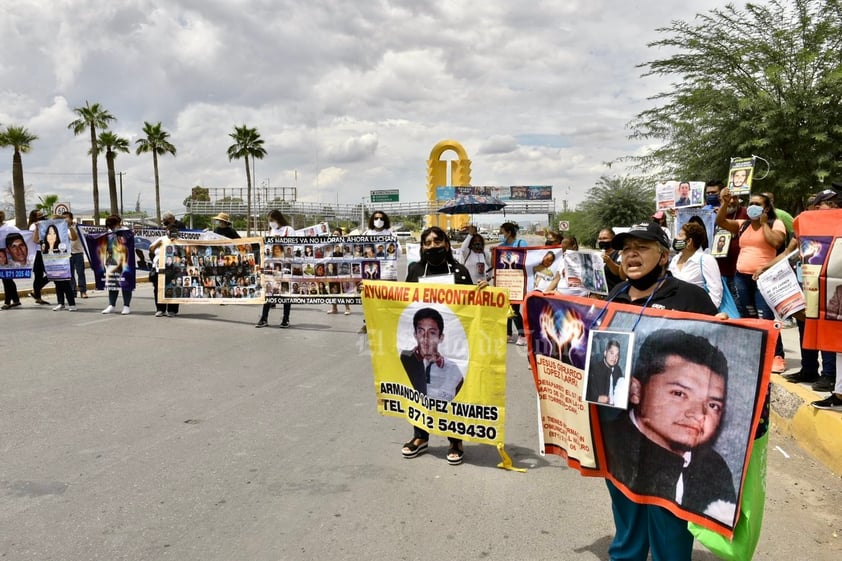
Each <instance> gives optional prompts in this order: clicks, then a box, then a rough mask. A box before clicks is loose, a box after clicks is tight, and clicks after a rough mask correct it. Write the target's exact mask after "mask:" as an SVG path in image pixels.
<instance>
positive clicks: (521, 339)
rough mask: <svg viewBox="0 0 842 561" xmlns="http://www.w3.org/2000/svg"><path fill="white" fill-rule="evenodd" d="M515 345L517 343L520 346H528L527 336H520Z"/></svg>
mask: <svg viewBox="0 0 842 561" xmlns="http://www.w3.org/2000/svg"><path fill="white" fill-rule="evenodd" d="M515 345H517V346H518V347H524V346H526V337H518V338H517V341H515Z"/></svg>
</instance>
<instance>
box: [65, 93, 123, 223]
mask: <svg viewBox="0 0 842 561" xmlns="http://www.w3.org/2000/svg"><path fill="white" fill-rule="evenodd" d="M73 112H74V113H76V115H77V116H78V117H79V118H78V119H76V120H75V121H72V122H71V123H70V124H69V125H67V128H69V129H70V130H72V131H73V134H75V135H77V136H78V135H80V134H82V133H83V132H85V131H90V133H91V148H90V150H89V151H88V154H90V155H91V177H92V178H93V196H94V224H96V225H97V226H99V176H98V175H97V168H96V160H97V156H98V155H99V149H98V148H97V141H96V130H97V129H107V128H108V123H109V122H110V121H114V120H116V119H115V117H114V116H113V115H112V114H111V113H109V112H108V111H107V110H106V109H105V108H104V107H102V106H100V104H99V103H94V104H93V105H91V104H90V102H88V101H87V100H86V101H85V106H84V107H77V108H75V109H74V110H73Z"/></svg>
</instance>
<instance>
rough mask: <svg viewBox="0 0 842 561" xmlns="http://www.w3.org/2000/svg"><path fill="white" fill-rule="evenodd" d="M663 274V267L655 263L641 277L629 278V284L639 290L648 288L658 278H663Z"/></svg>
mask: <svg viewBox="0 0 842 561" xmlns="http://www.w3.org/2000/svg"><path fill="white" fill-rule="evenodd" d="M662 274H663V270H662V269H661V266H660V265H655V267H654V268H653V269H652V270H651V271H649V272H648V273H646V274H645V275H643V276H642V277H640V278H639V279H629V284H630V285H632V286H633V287H635V288H636V289H638V290H646V289H647V288H649V287H650V286H652V285H653V284H655V283H656V282H658V279H659V278H661V275H662Z"/></svg>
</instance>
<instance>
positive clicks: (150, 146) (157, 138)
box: [135, 121, 175, 224]
mask: <svg viewBox="0 0 842 561" xmlns="http://www.w3.org/2000/svg"><path fill="white" fill-rule="evenodd" d="M143 134H145V135H146V138H140V139H138V140H136V141H135V142H136V143H137V155H138V156H139V155H140V154H145V153H147V152H152V167H153V169H154V171H155V219H156V220H157V221H158V224H160V223H161V184H160V181H159V180H158V156H163V155H164V154H172V155H173V156H175V146H173V145H172V144H170V141H169V140H167V139H168V138H169V137H170V133H168V132H167V131H165V130H164V129H163V128H161V122H160V121H159V122H157V123H155V124H154V125H153V124H152V123H149V122H147V121H144V122H143Z"/></svg>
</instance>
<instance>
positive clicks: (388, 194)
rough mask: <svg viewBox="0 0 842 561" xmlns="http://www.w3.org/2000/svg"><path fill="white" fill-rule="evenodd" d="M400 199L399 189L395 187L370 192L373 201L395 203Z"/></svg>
mask: <svg viewBox="0 0 842 561" xmlns="http://www.w3.org/2000/svg"><path fill="white" fill-rule="evenodd" d="M399 200H400V191H399V190H397V189H381V190H379V191H372V192H371V202H373V203H396V202H398V201H399Z"/></svg>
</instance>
